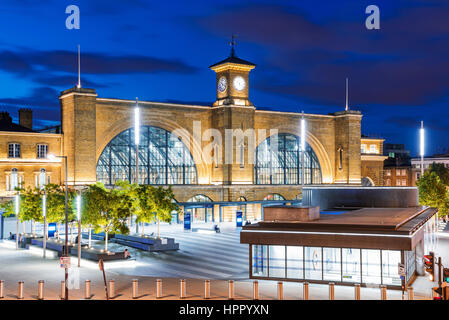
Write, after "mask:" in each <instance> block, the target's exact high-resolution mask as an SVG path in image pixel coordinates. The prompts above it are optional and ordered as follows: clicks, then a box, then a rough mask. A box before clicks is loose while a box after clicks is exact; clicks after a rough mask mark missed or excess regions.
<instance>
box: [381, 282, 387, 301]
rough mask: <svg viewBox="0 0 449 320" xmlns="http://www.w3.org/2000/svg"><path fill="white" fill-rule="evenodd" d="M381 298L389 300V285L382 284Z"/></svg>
mask: <svg viewBox="0 0 449 320" xmlns="http://www.w3.org/2000/svg"><path fill="white" fill-rule="evenodd" d="M380 298H381V299H382V300H387V286H384V285H382V286H380Z"/></svg>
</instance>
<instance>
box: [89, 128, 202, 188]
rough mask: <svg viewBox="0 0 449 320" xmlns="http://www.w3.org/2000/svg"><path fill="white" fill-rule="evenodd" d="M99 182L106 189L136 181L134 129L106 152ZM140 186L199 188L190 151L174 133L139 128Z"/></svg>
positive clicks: (117, 139) (116, 140)
mask: <svg viewBox="0 0 449 320" xmlns="http://www.w3.org/2000/svg"><path fill="white" fill-rule="evenodd" d="M97 180H98V181H100V182H103V183H104V184H106V185H111V184H114V183H115V182H116V181H117V180H128V181H131V182H135V180H136V145H135V144H134V128H131V129H128V130H125V131H123V132H122V133H120V134H118V135H117V136H116V137H115V138H114V139H112V140H111V141H110V142H109V144H108V145H107V146H106V147H105V148H104V150H103V152H102V154H101V156H100V158H99V159H98V163H97ZM139 183H141V184H197V183H198V178H197V172H196V167H195V163H194V161H193V158H192V156H191V154H190V152H189V149H188V148H187V147H186V146H185V145H184V144H183V143H182V141H181V140H180V139H179V138H177V137H176V136H175V135H173V134H172V133H170V132H168V131H166V130H164V129H161V128H157V127H151V126H141V127H140V144H139Z"/></svg>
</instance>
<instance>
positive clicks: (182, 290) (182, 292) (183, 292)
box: [179, 279, 186, 299]
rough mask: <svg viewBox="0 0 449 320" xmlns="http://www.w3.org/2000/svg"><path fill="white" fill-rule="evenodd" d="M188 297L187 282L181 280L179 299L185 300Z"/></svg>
mask: <svg viewBox="0 0 449 320" xmlns="http://www.w3.org/2000/svg"><path fill="white" fill-rule="evenodd" d="M185 297H186V281H185V280H184V279H181V280H180V281H179V298H180V299H184V298H185Z"/></svg>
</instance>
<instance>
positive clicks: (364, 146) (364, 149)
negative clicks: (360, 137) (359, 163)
mask: <svg viewBox="0 0 449 320" xmlns="http://www.w3.org/2000/svg"><path fill="white" fill-rule="evenodd" d="M360 152H361V153H366V144H364V143H362V144H361V145H360Z"/></svg>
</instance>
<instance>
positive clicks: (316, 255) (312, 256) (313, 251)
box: [304, 247, 323, 280]
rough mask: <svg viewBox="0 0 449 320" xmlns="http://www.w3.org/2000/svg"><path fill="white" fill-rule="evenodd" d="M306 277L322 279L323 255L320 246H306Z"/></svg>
mask: <svg viewBox="0 0 449 320" xmlns="http://www.w3.org/2000/svg"><path fill="white" fill-rule="evenodd" d="M304 251H305V261H304V262H305V263H304V273H305V274H304V278H305V279H310V280H322V276H323V269H322V255H321V248H320V247H305V248H304Z"/></svg>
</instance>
